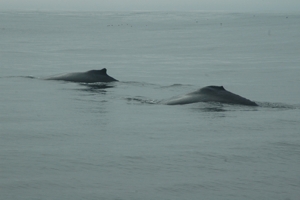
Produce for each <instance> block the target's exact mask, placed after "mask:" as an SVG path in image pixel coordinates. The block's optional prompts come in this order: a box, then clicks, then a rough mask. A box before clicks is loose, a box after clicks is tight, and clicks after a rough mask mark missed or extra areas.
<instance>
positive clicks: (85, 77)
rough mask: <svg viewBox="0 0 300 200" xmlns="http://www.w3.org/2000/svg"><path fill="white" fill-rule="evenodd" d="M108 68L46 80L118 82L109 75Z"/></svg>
mask: <svg viewBox="0 0 300 200" xmlns="http://www.w3.org/2000/svg"><path fill="white" fill-rule="evenodd" d="M106 71H107V70H106V68H103V69H101V70H90V71H87V72H73V73H68V74H63V75H57V76H52V77H49V78H45V80H60V81H70V82H81V83H96V82H113V81H118V80H116V79H114V78H113V77H111V76H109V75H107V73H106Z"/></svg>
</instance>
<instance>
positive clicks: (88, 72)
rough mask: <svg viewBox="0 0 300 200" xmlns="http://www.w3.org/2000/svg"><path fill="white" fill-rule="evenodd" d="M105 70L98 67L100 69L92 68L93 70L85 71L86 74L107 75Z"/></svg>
mask: <svg viewBox="0 0 300 200" xmlns="http://www.w3.org/2000/svg"><path fill="white" fill-rule="evenodd" d="M106 72H107V69H106V68H103V69H100V70H96V69H93V70H90V71H87V72H86V73H87V74H94V75H107V73H106Z"/></svg>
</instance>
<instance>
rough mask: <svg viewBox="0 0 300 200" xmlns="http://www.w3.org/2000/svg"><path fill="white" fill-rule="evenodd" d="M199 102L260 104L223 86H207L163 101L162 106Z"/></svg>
mask: <svg viewBox="0 0 300 200" xmlns="http://www.w3.org/2000/svg"><path fill="white" fill-rule="evenodd" d="M197 102H219V103H226V104H238V105H247V106H258V104H257V103H255V102H254V101H251V100H249V99H246V98H244V97H241V96H239V95H237V94H234V93H232V92H229V91H227V90H225V88H224V87H223V86H206V87H204V88H200V89H198V90H196V91H195V92H191V93H188V94H185V95H183V96H179V97H175V98H171V99H170V100H165V101H161V103H162V104H166V105H181V104H190V103H197Z"/></svg>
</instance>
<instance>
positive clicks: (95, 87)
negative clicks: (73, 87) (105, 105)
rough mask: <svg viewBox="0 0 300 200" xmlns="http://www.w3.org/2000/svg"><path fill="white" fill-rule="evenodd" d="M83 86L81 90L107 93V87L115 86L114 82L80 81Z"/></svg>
mask: <svg viewBox="0 0 300 200" xmlns="http://www.w3.org/2000/svg"><path fill="white" fill-rule="evenodd" d="M80 85H81V86H83V87H82V88H80V89H77V90H80V91H85V92H91V93H106V92H107V91H106V89H109V88H113V87H115V84H113V83H80Z"/></svg>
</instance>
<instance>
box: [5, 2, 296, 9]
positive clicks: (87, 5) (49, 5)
mask: <svg viewBox="0 0 300 200" xmlns="http://www.w3.org/2000/svg"><path fill="white" fill-rule="evenodd" d="M0 10H34V11H35V10H41V11H42V10H47V11H48V10H57V11H137V10H151V11H153V10H158V11H172V10H175V11H195V10H199V11H202V10H204V11H236V12H247V11H257V12H260V11H268V12H297V11H298V12H300V0H0Z"/></svg>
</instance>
